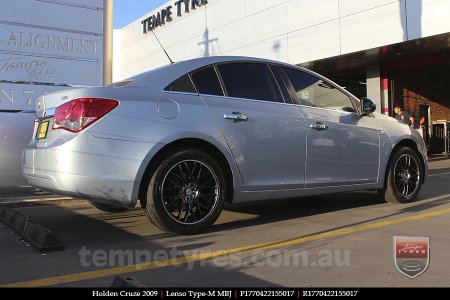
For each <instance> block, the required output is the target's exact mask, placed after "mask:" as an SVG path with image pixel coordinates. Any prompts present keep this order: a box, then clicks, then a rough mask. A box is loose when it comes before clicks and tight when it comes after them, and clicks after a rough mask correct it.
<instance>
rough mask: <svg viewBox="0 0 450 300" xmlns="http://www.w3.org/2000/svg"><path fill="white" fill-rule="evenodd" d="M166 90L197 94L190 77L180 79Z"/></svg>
mask: <svg viewBox="0 0 450 300" xmlns="http://www.w3.org/2000/svg"><path fill="white" fill-rule="evenodd" d="M164 90H165V91H171V92H183V93H197V91H196V90H195V87H194V85H193V84H192V81H191V79H190V78H189V76H188V75H185V76H183V77H180V78H178V79H177V80H175V81H174V82H172V83H171V84H169V85H168V86H167V87H166V88H165V89H164Z"/></svg>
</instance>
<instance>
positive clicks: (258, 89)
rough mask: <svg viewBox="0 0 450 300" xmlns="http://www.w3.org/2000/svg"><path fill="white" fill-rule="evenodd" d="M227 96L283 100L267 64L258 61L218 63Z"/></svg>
mask: <svg viewBox="0 0 450 300" xmlns="http://www.w3.org/2000/svg"><path fill="white" fill-rule="evenodd" d="M217 68H218V69H219V72H220V75H221V76H222V80H223V83H224V85H225V89H226V91H227V94H228V96H229V97H236V98H246V99H256V100H265V101H271V102H283V98H282V96H281V93H280V89H279V87H278V85H277V82H276V81H275V78H274V77H273V74H272V72H271V71H270V69H269V66H268V65H266V64H260V63H228V64H222V65H218V66H217Z"/></svg>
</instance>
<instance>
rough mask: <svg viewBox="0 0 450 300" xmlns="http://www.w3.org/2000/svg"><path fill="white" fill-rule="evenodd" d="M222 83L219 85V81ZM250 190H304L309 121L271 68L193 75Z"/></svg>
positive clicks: (227, 67) (238, 67) (220, 68)
mask: <svg viewBox="0 0 450 300" xmlns="http://www.w3.org/2000/svg"><path fill="white" fill-rule="evenodd" d="M219 78H220V79H219ZM192 79H193V81H194V83H195V85H196V87H197V90H198V91H199V93H200V96H201V98H202V99H203V101H204V102H205V103H206V105H207V106H208V108H209V110H210V112H211V114H212V115H213V117H214V120H215V121H216V123H217V125H218V126H219V128H220V130H221V132H222V134H223V135H224V137H225V139H226V141H227V143H228V146H229V148H230V150H231V152H232V154H233V156H234V159H235V161H236V164H237V166H238V168H239V171H240V174H241V177H242V181H243V184H244V186H245V188H246V189H247V190H268V189H270V190H273V189H291V188H303V187H304V183H305V173H304V171H305V156H306V145H305V138H306V136H305V121H304V119H303V118H301V117H300V115H299V114H298V112H297V111H296V109H295V107H294V106H293V104H286V103H285V102H284V100H283V96H282V93H281V92H280V88H279V85H278V82H277V81H276V80H275V78H274V75H273V73H272V71H271V69H270V67H269V66H268V65H267V64H263V63H246V62H240V63H226V64H220V65H217V66H210V67H208V68H205V69H202V70H200V71H197V72H194V73H193V74H192Z"/></svg>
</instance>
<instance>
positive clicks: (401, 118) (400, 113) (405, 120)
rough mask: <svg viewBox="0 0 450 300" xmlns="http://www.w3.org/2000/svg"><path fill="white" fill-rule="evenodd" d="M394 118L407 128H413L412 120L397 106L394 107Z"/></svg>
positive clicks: (408, 114) (409, 115) (407, 113)
mask: <svg viewBox="0 0 450 300" xmlns="http://www.w3.org/2000/svg"><path fill="white" fill-rule="evenodd" d="M394 112H395V118H396V119H397V120H398V121H399V122H402V123H404V124H406V125H408V126H411V127H412V128H414V118H413V117H412V116H411V114H410V113H409V112H407V111H404V110H402V108H401V107H400V106H399V105H396V106H394Z"/></svg>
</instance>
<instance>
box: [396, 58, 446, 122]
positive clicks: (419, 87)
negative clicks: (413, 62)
mask: <svg viewBox="0 0 450 300" xmlns="http://www.w3.org/2000/svg"><path fill="white" fill-rule="evenodd" d="M388 76H389V79H391V80H393V82H394V90H393V95H391V99H393V105H400V106H402V107H403V108H404V110H407V111H409V112H410V113H411V114H412V116H413V117H414V119H415V120H416V125H418V122H419V119H420V117H421V116H420V115H419V106H420V105H430V113H431V121H436V120H449V121H450V67H448V66H445V65H436V66H428V67H424V68H419V69H411V70H407V71H398V72H393V73H391V74H389V75H388Z"/></svg>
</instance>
